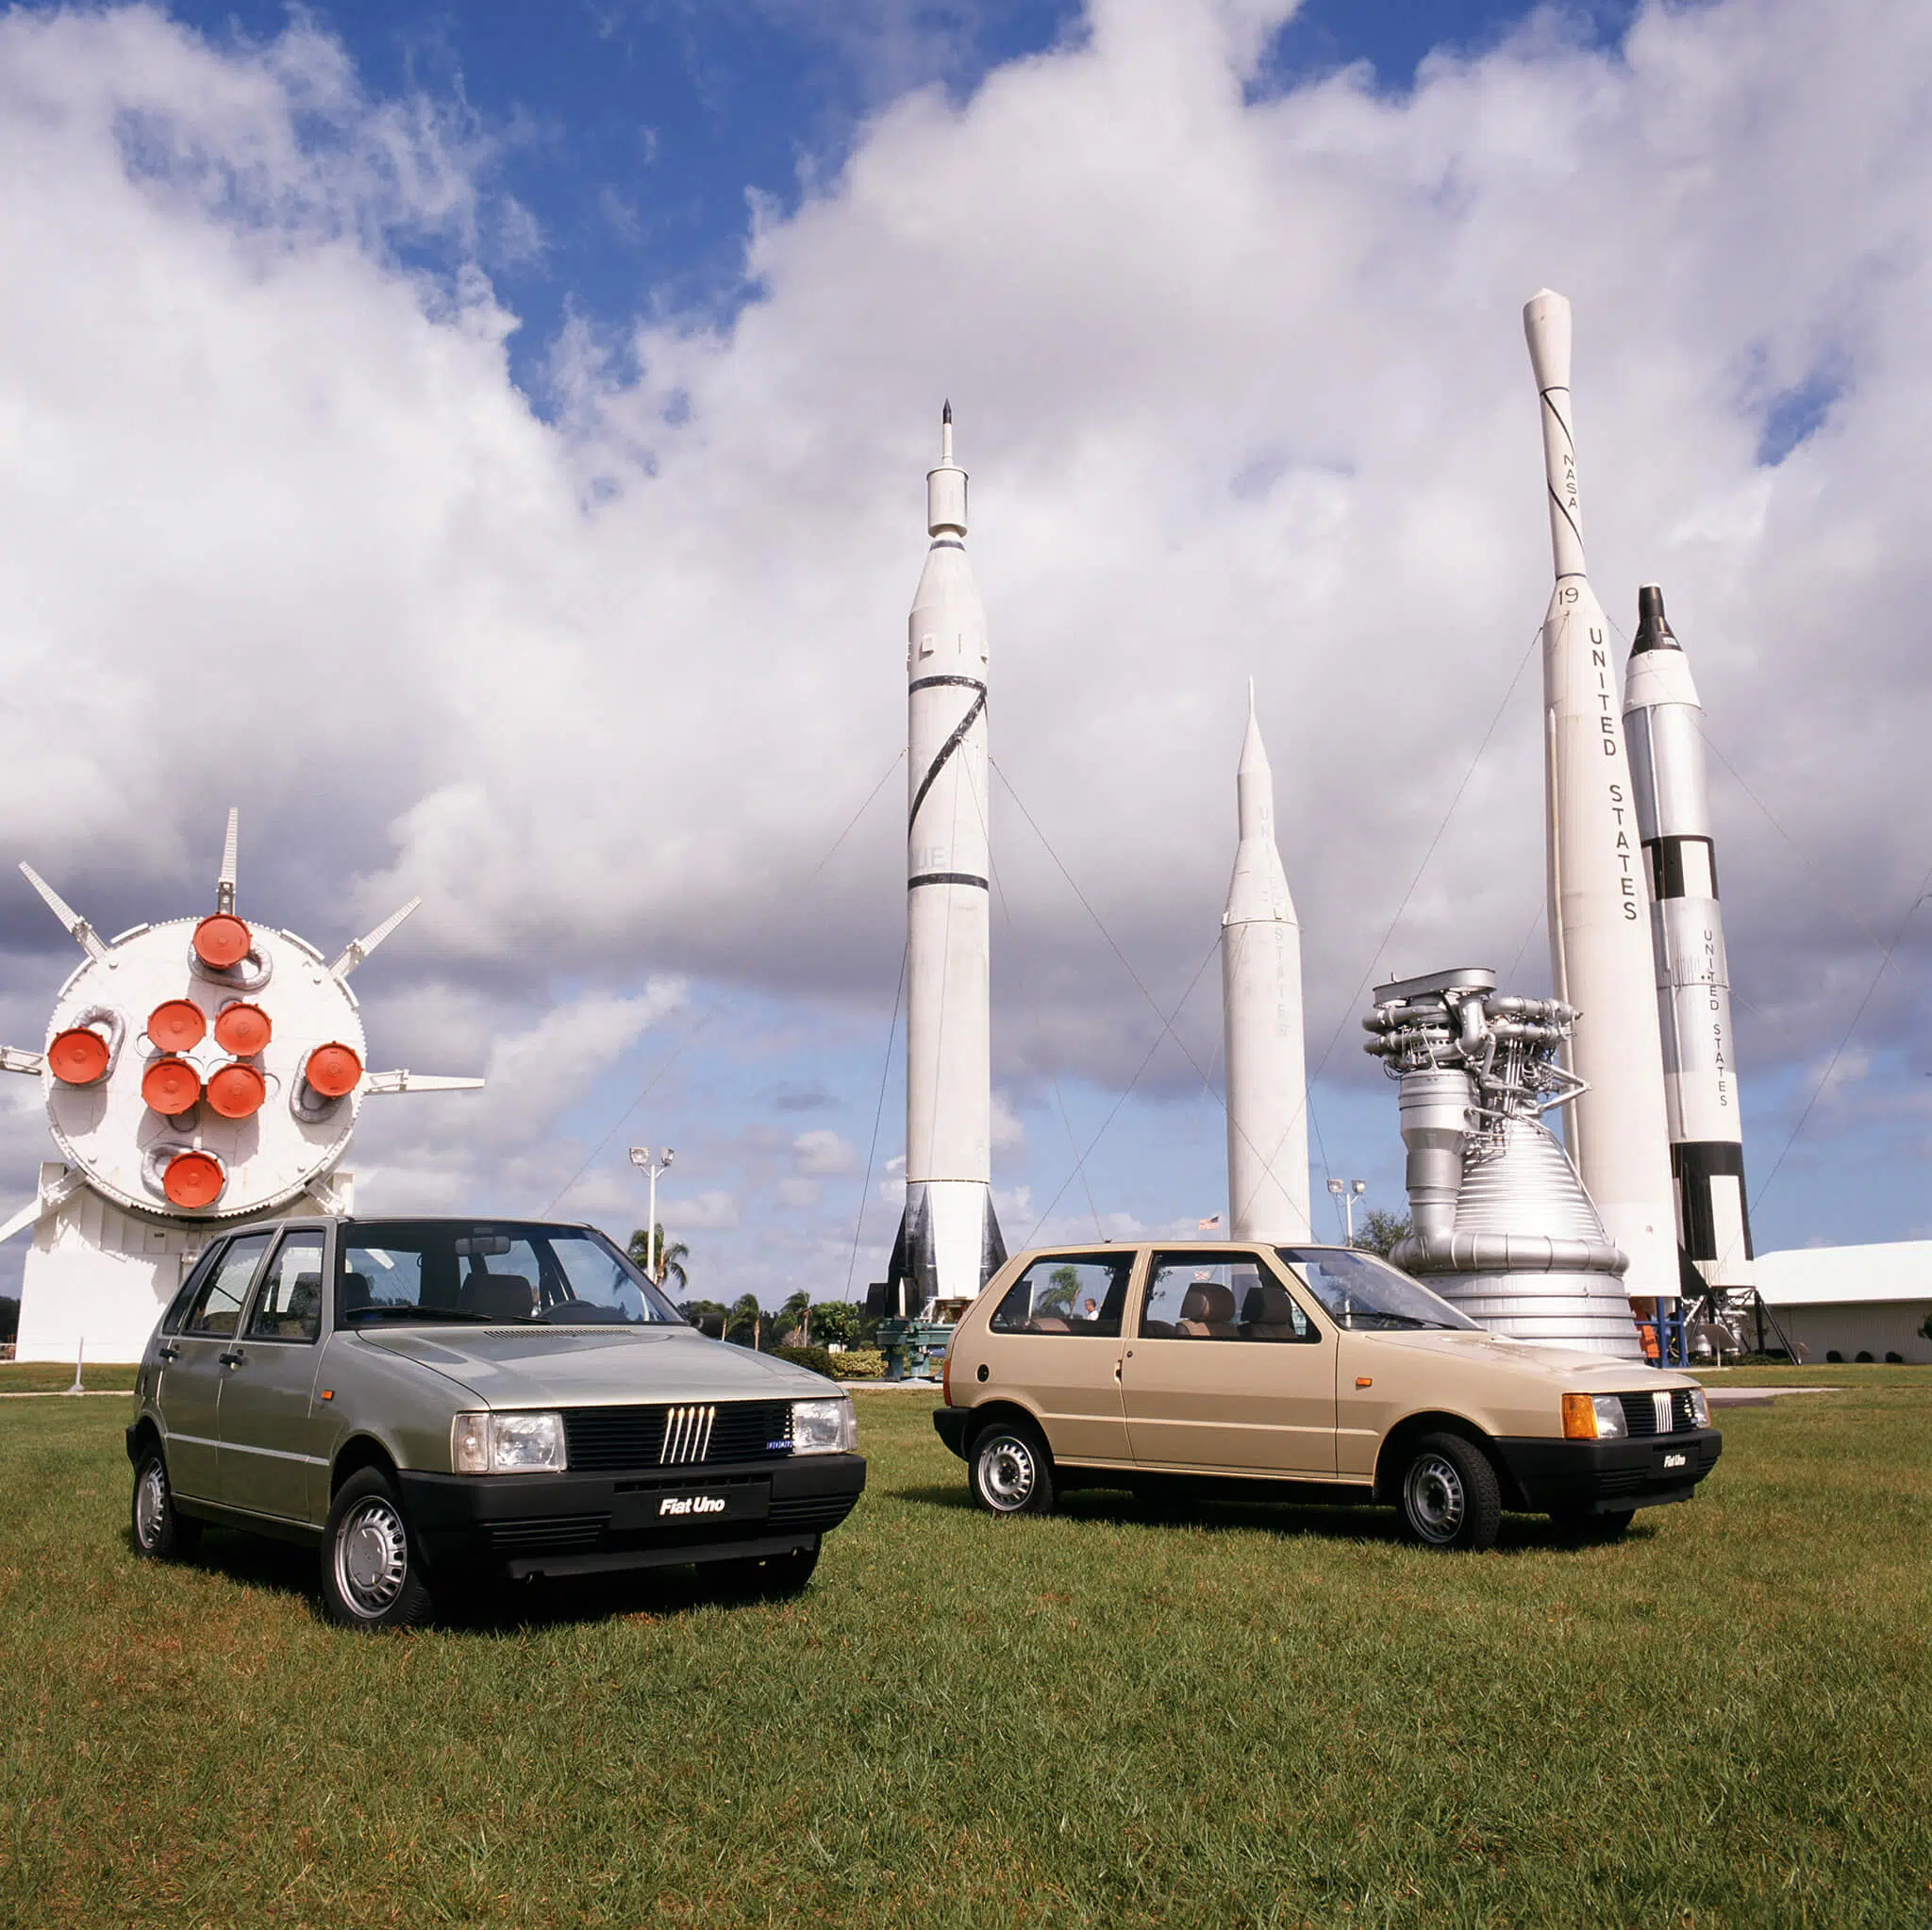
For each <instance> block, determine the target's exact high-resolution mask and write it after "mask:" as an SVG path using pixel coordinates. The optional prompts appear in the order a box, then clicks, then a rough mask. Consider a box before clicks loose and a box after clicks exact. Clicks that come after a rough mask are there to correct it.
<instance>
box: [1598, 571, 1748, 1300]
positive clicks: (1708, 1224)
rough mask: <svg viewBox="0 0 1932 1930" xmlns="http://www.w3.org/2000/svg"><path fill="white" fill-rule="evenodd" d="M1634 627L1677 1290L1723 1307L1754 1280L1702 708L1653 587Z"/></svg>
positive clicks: (1627, 679) (1629, 725)
mask: <svg viewBox="0 0 1932 1930" xmlns="http://www.w3.org/2000/svg"><path fill="white" fill-rule="evenodd" d="M1637 619H1638V621H1637V638H1636V641H1634V642H1633V643H1632V644H1631V646H1630V661H1629V664H1628V666H1627V667H1626V670H1625V673H1624V725H1625V728H1626V729H1627V730H1628V732H1629V736H1630V771H1631V777H1632V780H1633V782H1634V783H1635V786H1636V793H1637V824H1638V829H1639V832H1640V833H1641V837H1642V840H1643V851H1644V856H1645V857H1646V858H1647V859H1648V861H1649V867H1650V890H1651V938H1652V942H1653V948H1654V950H1655V954H1656V964H1657V1019H1658V1023H1659V1024H1660V1025H1661V1027H1662V1031H1663V1069H1664V1104H1665V1106H1666V1108H1667V1114H1668V1119H1669V1124H1670V1138H1671V1171H1672V1174H1673V1176H1674V1179H1675V1181H1676V1185H1677V1227H1678V1240H1679V1246H1680V1249H1681V1252H1682V1256H1683V1269H1684V1273H1685V1276H1686V1277H1685V1280H1684V1287H1685V1289H1686V1297H1687V1298H1689V1299H1696V1298H1699V1297H1701V1295H1703V1294H1704V1293H1706V1292H1709V1293H1713V1294H1716V1295H1717V1296H1719V1298H1720V1301H1722V1300H1723V1298H1724V1296H1726V1295H1728V1294H1732V1293H1740V1294H1748V1293H1751V1292H1753V1291H1754V1290H1755V1289H1756V1286H1757V1280H1756V1276H1755V1272H1754V1269H1753V1267H1752V1252H1751V1222H1750V1217H1749V1212H1748V1209H1747V1208H1746V1206H1745V1200H1744V1143H1743V1140H1744V1135H1743V1122H1742V1121H1741V1119H1740V1117H1739V1112H1738V1074H1737V1066H1736V1059H1735V1056H1734V1051H1733V1046H1732V1035H1731V981H1730V969H1729V966H1728V964H1727V963H1726V960H1725V957H1724V915H1723V912H1722V910H1721V909H1720V907H1719V905H1718V894H1717V862H1716V858H1715V856H1714V846H1713V844H1712V842H1711V836H1710V792H1709V786H1708V783H1707V775H1706V771H1705V764H1704V732H1703V728H1702V725H1701V723H1700V719H1701V718H1702V716H1703V707H1702V706H1701V705H1700V704H1699V703H1698V701H1697V686H1696V684H1695V683H1694V682H1693V681H1692V679H1691V664H1690V660H1689V659H1688V658H1687V657H1685V655H1684V650H1683V646H1682V645H1681V644H1680V643H1679V642H1678V641H1677V640H1676V638H1675V637H1674V636H1673V635H1672V634H1671V626H1670V624H1669V622H1668V620H1667V619H1666V618H1665V616H1664V593H1663V591H1661V590H1659V589H1658V588H1657V585H1656V584H1654V583H1646V584H1645V585H1644V586H1643V587H1642V589H1641V590H1640V591H1638V592H1637Z"/></svg>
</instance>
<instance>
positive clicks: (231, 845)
mask: <svg viewBox="0 0 1932 1930" xmlns="http://www.w3.org/2000/svg"><path fill="white" fill-rule="evenodd" d="M241 836H242V813H241V812H240V811H239V810H232V809H231V810H230V811H229V813H228V835H227V837H226V838H225V839H224V840H222V874H221V876H220V877H218V878H217V879H216V880H215V909H216V910H217V911H225V912H226V913H227V914H228V915H229V917H231V918H232V917H233V916H234V913H235V859H236V856H237V852H238V849H239V845H240V841H241Z"/></svg>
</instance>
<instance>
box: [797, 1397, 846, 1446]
mask: <svg viewBox="0 0 1932 1930" xmlns="http://www.w3.org/2000/svg"><path fill="white" fill-rule="evenodd" d="M857 1444H858V1422H857V1420H855V1419H854V1417H853V1413H852V1403H851V1402H850V1401H849V1400H847V1399H845V1398H844V1397H843V1396H841V1397H839V1398H838V1399H835V1400H830V1401H793V1402H792V1404H791V1452H792V1453H793V1454H794V1455H849V1454H850V1453H851V1452H852V1450H853V1448H854V1447H855V1446H856V1445H857Z"/></svg>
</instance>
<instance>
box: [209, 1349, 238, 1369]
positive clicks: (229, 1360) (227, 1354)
mask: <svg viewBox="0 0 1932 1930" xmlns="http://www.w3.org/2000/svg"><path fill="white" fill-rule="evenodd" d="M215 1358H216V1359H217V1360H219V1361H220V1362H221V1363H222V1365H223V1366H224V1367H240V1366H241V1365H242V1350H241V1348H239V1347H225V1348H224V1349H223V1350H222V1352H221V1353H219V1354H217V1355H216V1356H215Z"/></svg>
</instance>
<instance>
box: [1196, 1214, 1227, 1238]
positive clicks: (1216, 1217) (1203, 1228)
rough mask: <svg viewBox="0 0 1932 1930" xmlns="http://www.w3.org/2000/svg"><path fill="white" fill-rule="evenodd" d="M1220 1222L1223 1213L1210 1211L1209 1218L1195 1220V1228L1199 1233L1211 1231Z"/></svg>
mask: <svg viewBox="0 0 1932 1930" xmlns="http://www.w3.org/2000/svg"><path fill="white" fill-rule="evenodd" d="M1220 1224H1221V1215H1220V1214H1219V1213H1209V1214H1208V1217H1207V1219H1205V1220H1196V1221H1195V1222H1194V1230H1195V1231H1196V1232H1197V1233H1211V1232H1212V1231H1213V1230H1214V1228H1215V1227H1217V1226H1219V1225H1220Z"/></svg>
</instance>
